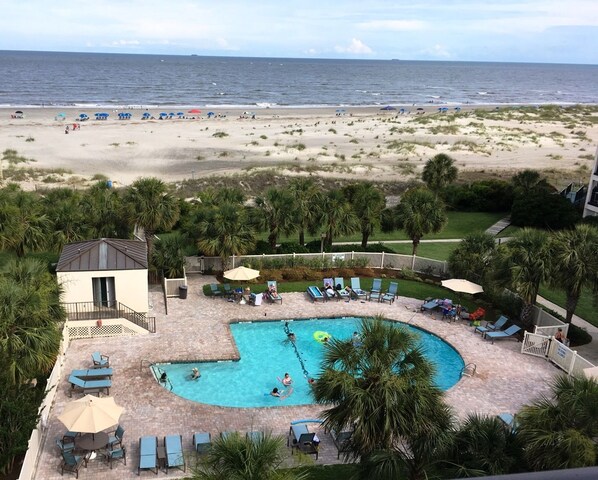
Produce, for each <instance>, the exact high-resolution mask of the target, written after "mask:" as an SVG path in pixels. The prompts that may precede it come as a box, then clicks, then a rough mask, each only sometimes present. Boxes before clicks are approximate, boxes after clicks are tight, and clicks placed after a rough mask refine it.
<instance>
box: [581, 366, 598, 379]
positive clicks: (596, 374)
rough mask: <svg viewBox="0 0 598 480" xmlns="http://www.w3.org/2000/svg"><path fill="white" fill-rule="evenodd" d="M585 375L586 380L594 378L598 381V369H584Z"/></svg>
mask: <svg viewBox="0 0 598 480" xmlns="http://www.w3.org/2000/svg"><path fill="white" fill-rule="evenodd" d="M583 373H584V374H585V376H586V378H593V379H594V380H596V381H598V367H590V368H584V369H583Z"/></svg>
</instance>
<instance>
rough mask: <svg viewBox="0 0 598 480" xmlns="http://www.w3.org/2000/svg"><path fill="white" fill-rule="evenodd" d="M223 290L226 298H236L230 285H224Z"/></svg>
mask: <svg viewBox="0 0 598 480" xmlns="http://www.w3.org/2000/svg"><path fill="white" fill-rule="evenodd" d="M222 289H223V290H224V296H225V297H226V298H232V297H233V296H234V292H233V289H232V288H231V286H230V283H225V284H223V285H222Z"/></svg>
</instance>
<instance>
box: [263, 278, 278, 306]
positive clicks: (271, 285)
mask: <svg viewBox="0 0 598 480" xmlns="http://www.w3.org/2000/svg"><path fill="white" fill-rule="evenodd" d="M267 283H268V290H266V296H267V297H268V300H270V303H275V302H280V304H281V305H282V296H281V295H280V293H278V289H277V286H276V280H268V282H267Z"/></svg>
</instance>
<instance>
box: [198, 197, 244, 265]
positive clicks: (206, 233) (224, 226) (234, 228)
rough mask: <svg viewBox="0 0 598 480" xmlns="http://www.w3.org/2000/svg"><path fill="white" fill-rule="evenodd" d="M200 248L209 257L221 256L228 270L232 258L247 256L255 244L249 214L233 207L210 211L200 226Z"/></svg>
mask: <svg viewBox="0 0 598 480" xmlns="http://www.w3.org/2000/svg"><path fill="white" fill-rule="evenodd" d="M197 231H198V233H199V239H198V241H197V246H198V248H199V249H200V250H201V251H202V252H204V253H205V254H206V255H218V256H219V257H220V258H221V259H222V266H223V270H226V265H227V264H228V259H229V257H231V256H232V255H243V254H245V253H247V252H248V251H249V250H251V249H252V248H253V246H254V244H255V239H254V232H253V229H252V228H251V227H250V225H249V220H248V216H247V211H246V210H245V209H244V208H243V207H239V206H238V205H235V204H231V203H223V204H221V205H218V206H213V207H208V208H207V209H206V211H204V212H202V214H201V216H200V219H199V223H198V224H197Z"/></svg>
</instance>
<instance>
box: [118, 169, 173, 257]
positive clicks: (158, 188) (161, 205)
mask: <svg viewBox="0 0 598 480" xmlns="http://www.w3.org/2000/svg"><path fill="white" fill-rule="evenodd" d="M125 201H126V203H127V205H128V207H129V218H130V219H131V221H132V223H134V224H135V225H137V226H138V227H139V228H142V229H143V232H144V236H145V241H146V243H147V253H148V256H149V257H150V258H151V253H152V246H153V240H154V235H155V234H156V232H157V231H159V230H162V231H164V230H169V229H170V228H172V226H173V225H174V224H175V223H176V222H177V220H178V218H179V206H178V202H177V200H176V198H175V197H173V196H172V195H170V194H169V193H168V191H167V187H166V184H165V183H164V182H163V181H162V180H159V179H157V178H141V179H139V180H136V181H135V182H133V184H132V185H131V186H130V187H129V189H128V191H127V193H126V195H125Z"/></svg>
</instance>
